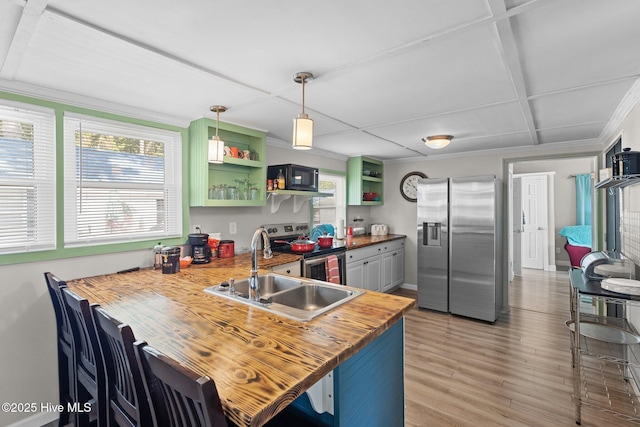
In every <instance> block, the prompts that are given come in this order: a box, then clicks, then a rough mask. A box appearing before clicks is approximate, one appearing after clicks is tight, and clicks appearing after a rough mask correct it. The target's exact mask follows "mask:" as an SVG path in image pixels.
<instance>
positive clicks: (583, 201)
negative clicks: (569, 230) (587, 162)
mask: <svg viewBox="0 0 640 427" xmlns="http://www.w3.org/2000/svg"><path fill="white" fill-rule="evenodd" d="M591 188H592V186H591V174H590V173H585V174H582V175H576V225H591Z"/></svg>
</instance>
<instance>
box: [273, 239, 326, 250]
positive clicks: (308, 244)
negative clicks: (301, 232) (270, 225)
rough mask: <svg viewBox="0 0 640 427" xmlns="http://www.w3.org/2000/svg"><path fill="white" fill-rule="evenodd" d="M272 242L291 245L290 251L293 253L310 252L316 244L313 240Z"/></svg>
mask: <svg viewBox="0 0 640 427" xmlns="http://www.w3.org/2000/svg"><path fill="white" fill-rule="evenodd" d="M274 242H275V243H286V244H288V245H291V250H292V251H293V252H303V253H304V252H311V251H312V250H314V249H315V248H316V242H314V241H313V240H294V241H293V242H287V241H286V240H274Z"/></svg>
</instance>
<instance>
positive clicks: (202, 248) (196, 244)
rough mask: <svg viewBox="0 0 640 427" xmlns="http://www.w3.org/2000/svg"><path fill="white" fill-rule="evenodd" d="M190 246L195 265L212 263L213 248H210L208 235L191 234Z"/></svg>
mask: <svg viewBox="0 0 640 427" xmlns="http://www.w3.org/2000/svg"><path fill="white" fill-rule="evenodd" d="M189 244H190V245H191V258H192V259H193V261H192V262H193V263H194V264H206V263H208V262H209V261H211V247H209V235H208V234H206V233H194V234H189Z"/></svg>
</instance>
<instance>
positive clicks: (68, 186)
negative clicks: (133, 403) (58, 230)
mask: <svg viewBox="0 0 640 427" xmlns="http://www.w3.org/2000/svg"><path fill="white" fill-rule="evenodd" d="M181 145H182V139H181V135H180V133H178V132H171V131H165V130H162V129H157V128H151V127H145V126H136V125H132V124H127V123H121V122H113V121H107V120H99V119H96V118H94V117H83V116H65V119H64V153H65V160H64V163H65V165H64V176H65V185H64V200H65V207H64V212H65V218H64V224H65V229H64V241H65V247H74V246H88V245H98V244H105V243H118V242H131V241H140V240H148V239H152V238H166V237H179V236H181V235H182V207H181V203H182V188H181V182H182V180H181V175H182V166H181V165H182V159H181V157H182V155H181V154H182V149H181Z"/></svg>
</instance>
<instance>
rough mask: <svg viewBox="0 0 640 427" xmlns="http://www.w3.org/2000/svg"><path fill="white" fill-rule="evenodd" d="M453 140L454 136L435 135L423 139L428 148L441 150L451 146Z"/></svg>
mask: <svg viewBox="0 0 640 427" xmlns="http://www.w3.org/2000/svg"><path fill="white" fill-rule="evenodd" d="M452 139H453V136H451V135H434V136H428V137H426V138H422V141H423V142H424V145H426V146H427V147H429V148H433V149H435V150H439V149H440V148H444V147H446V146H447V145H449V143H450V142H451V140H452Z"/></svg>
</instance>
